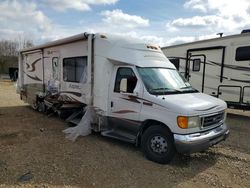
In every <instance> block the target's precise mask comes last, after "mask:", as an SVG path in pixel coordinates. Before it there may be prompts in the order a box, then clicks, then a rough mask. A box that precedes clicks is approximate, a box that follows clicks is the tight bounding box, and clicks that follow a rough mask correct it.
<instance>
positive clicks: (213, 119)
mask: <svg viewBox="0 0 250 188" xmlns="http://www.w3.org/2000/svg"><path fill="white" fill-rule="evenodd" d="M223 119H224V112H221V113H219V114H215V115H212V116H207V117H204V118H203V125H202V126H203V127H209V126H211V125H216V124H218V123H220V122H222V120H223Z"/></svg>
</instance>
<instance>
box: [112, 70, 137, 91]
mask: <svg viewBox="0 0 250 188" xmlns="http://www.w3.org/2000/svg"><path fill="white" fill-rule="evenodd" d="M123 78H126V79H127V93H133V91H134V89H135V86H136V83H137V78H136V76H135V73H134V72H133V70H132V69H131V68H127V67H122V68H118V70H117V74H116V78H115V88H114V92H117V93H120V83H121V80H122V79H123Z"/></svg>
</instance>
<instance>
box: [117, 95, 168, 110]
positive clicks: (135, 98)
mask: <svg viewBox="0 0 250 188" xmlns="http://www.w3.org/2000/svg"><path fill="white" fill-rule="evenodd" d="M128 97H129V99H126V98H123V97H120V98H121V99H124V100H127V101H130V102H134V103H138V104H140V103H141V102H140V101H139V100H142V101H143V102H142V104H144V105H148V106H153V104H155V105H158V106H161V107H163V108H166V107H165V106H163V105H160V104H157V103H154V102H152V101H149V100H146V99H143V98H140V97H136V96H132V95H129V96H128ZM138 99H139V100H138Z"/></svg>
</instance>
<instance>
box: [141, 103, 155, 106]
mask: <svg viewBox="0 0 250 188" xmlns="http://www.w3.org/2000/svg"><path fill="white" fill-rule="evenodd" d="M142 104H143V105H147V106H153V103H149V102H143V103H142Z"/></svg>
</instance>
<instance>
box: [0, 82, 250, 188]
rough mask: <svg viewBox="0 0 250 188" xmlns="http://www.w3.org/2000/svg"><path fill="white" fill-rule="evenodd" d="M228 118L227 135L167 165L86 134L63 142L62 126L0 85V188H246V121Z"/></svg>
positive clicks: (249, 144) (249, 167)
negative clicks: (74, 140) (212, 145)
mask: <svg viewBox="0 0 250 188" xmlns="http://www.w3.org/2000/svg"><path fill="white" fill-rule="evenodd" d="M248 114H249V113H245V116H239V115H228V119H227V123H228V124H229V126H230V128H231V135H230V137H229V138H228V140H227V141H226V142H223V143H222V144H219V145H217V146H216V147H213V148H211V149H209V150H208V151H206V152H204V153H198V154H193V155H191V156H181V155H178V156H176V158H175V159H174V161H173V162H172V163H171V164H169V165H159V164H156V163H153V162H151V161H148V160H146V159H145V158H144V157H143V155H142V153H141V152H140V150H139V149H138V148H136V147H134V146H133V145H130V144H126V143H122V142H118V141H115V140H111V139H107V138H104V137H101V136H100V135H98V134H92V135H90V136H87V137H81V138H79V139H78V140H77V141H76V142H71V141H69V140H67V139H65V135H64V134H63V133H62V130H64V129H65V128H66V127H67V125H66V123H65V122H63V121H62V120H60V119H59V118H57V117H47V116H46V115H43V114H40V113H38V112H35V111H33V110H32V109H31V108H30V107H29V106H27V105H25V104H24V103H23V102H22V101H20V100H19V96H18V95H16V94H15V91H14V86H13V83H11V82H7V81H1V82H0V188H1V187H19V186H20V187H37V188H45V187H190V188H191V187H250V136H249V135H250V117H248V116H247V115H248Z"/></svg>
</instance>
